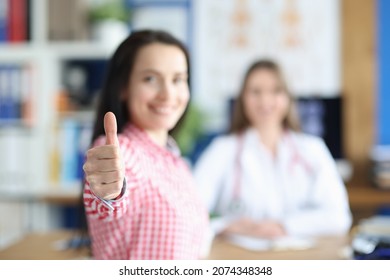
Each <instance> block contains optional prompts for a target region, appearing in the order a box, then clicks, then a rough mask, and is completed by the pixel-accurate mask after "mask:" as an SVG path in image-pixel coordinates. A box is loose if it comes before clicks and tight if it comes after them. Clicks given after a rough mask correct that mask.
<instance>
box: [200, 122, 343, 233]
mask: <svg viewBox="0 0 390 280" xmlns="http://www.w3.org/2000/svg"><path fill="white" fill-rule="evenodd" d="M242 137H243V138H242V142H241V143H242V146H241V147H242V148H241V152H240V153H238V152H237V151H238V146H239V144H238V143H239V140H238V139H239V138H238V136H237V135H228V136H222V137H218V138H217V139H215V140H214V141H213V142H212V143H211V145H210V146H209V147H208V148H207V149H206V151H205V152H204V154H203V155H202V156H201V158H200V159H199V161H198V163H197V165H196V166H195V170H194V175H195V179H196V181H197V184H198V186H199V191H200V194H201V197H202V198H203V199H204V201H205V203H206V205H207V206H208V209H209V211H210V212H211V213H215V214H217V215H218V216H220V217H221V218H219V219H215V220H214V221H213V222H212V223H213V224H214V228H215V231H216V233H218V231H221V230H222V229H223V228H224V227H225V226H226V225H227V224H228V223H230V222H231V221H232V219H235V218H237V217H238V216H241V217H242V216H245V217H248V218H251V219H254V220H257V221H261V220H263V219H272V220H276V221H278V222H280V223H281V224H282V225H283V226H284V227H285V229H286V231H287V233H288V234H289V235H291V236H316V235H329V234H343V233H345V232H347V231H348V229H349V227H350V225H351V214H350V210H349V206H348V197H347V193H346V190H345V186H344V184H343V182H342V180H341V178H340V176H339V174H338V172H337V169H336V166H335V163H334V160H333V158H332V157H331V154H330V153H329V151H328V149H327V147H326V146H325V144H324V142H323V141H322V139H320V138H317V137H314V136H309V135H306V134H302V133H296V132H292V131H288V132H286V133H285V134H284V136H283V138H282V139H281V141H280V142H279V144H278V147H277V155H276V158H274V157H273V156H272V155H271V153H270V152H269V151H268V150H266V148H265V147H264V146H263V145H262V143H261V141H260V136H259V134H258V133H257V132H256V131H255V130H254V129H247V130H246V131H245V132H244V133H243V136H242ZM238 154H239V156H237V155H238ZM237 158H238V160H239V164H240V165H241V168H240V169H241V172H240V173H241V175H240V176H237V173H238V172H237V171H236V170H237ZM237 177H239V178H238V181H239V184H238V185H239V188H238V189H239V191H238V193H239V195H238V197H239V198H240V200H241V202H242V205H244V207H243V210H242V212H241V213H240V214H237V213H234V212H232V211H231V210H230V209H231V207H230V206H231V202H232V200H233V197H237V195H234V193H237V191H234V190H235V189H237V187H235V186H236V185H237V184H235V183H234V182H235V180H236V178H237Z"/></svg>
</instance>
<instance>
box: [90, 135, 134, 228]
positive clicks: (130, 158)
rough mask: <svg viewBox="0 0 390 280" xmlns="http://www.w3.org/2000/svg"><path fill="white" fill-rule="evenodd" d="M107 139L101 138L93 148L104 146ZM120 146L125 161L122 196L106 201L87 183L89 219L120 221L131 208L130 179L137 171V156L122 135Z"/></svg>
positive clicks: (119, 138) (119, 139) (119, 136)
mask: <svg viewBox="0 0 390 280" xmlns="http://www.w3.org/2000/svg"><path fill="white" fill-rule="evenodd" d="M104 141H105V137H99V138H98V139H97V140H96V141H95V142H94V144H93V147H97V146H100V145H103V144H104ZM118 141H119V146H120V149H121V152H122V156H123V160H124V161H125V169H126V170H125V179H124V182H123V188H122V192H121V194H120V196H119V197H118V198H117V199H114V200H106V199H103V198H100V197H99V196H97V195H96V194H94V193H93V191H92V190H91V188H90V185H89V182H87V181H86V182H85V187H84V193H83V197H84V205H85V211H86V214H87V215H88V217H89V218H92V219H99V220H107V221H108V220H112V219H118V218H120V217H122V216H123V214H124V213H126V211H127V208H128V207H129V200H130V193H131V191H130V190H129V186H128V185H129V184H128V182H129V177H132V173H133V172H134V170H135V169H136V166H135V164H136V162H137V155H136V153H135V150H134V148H133V147H132V145H131V143H130V141H129V140H128V139H127V138H126V137H124V136H121V135H118Z"/></svg>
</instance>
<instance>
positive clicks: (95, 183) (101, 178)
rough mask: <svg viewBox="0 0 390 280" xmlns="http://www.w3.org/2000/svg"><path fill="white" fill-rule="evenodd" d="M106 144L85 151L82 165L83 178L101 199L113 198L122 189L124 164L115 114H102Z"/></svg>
mask: <svg viewBox="0 0 390 280" xmlns="http://www.w3.org/2000/svg"><path fill="white" fill-rule="evenodd" d="M104 131H105V133H106V144H105V145H103V146H99V147H95V148H92V149H90V150H88V151H87V154H86V162H85V164H84V166H83V169H84V172H85V178H86V180H87V182H88V183H89V185H90V188H91V190H92V192H93V193H94V194H95V195H97V196H99V197H100V198H103V199H115V198H117V197H118V196H119V195H120V194H121V191H122V187H123V180H124V176H125V175H124V174H125V172H124V170H125V168H124V164H123V160H122V155H121V151H120V147H119V141H118V136H117V124H116V118H115V115H114V114H113V113H111V112H108V113H106V115H105V116H104Z"/></svg>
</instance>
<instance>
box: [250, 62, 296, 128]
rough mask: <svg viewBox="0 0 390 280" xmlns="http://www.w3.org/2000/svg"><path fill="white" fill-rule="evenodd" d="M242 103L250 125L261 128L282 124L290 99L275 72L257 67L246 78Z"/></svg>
mask: <svg viewBox="0 0 390 280" xmlns="http://www.w3.org/2000/svg"><path fill="white" fill-rule="evenodd" d="M243 105H244V111H245V115H246V117H247V118H248V120H249V122H250V123H251V125H252V126H254V127H257V128H261V129H263V128H265V129H267V128H275V127H281V126H282V123H283V120H284V118H285V117H286V115H287V112H288V110H289V105H290V99H289V97H288V95H287V92H286V91H285V90H284V87H283V85H282V83H281V81H280V79H279V77H278V76H277V74H276V73H275V72H273V71H271V70H266V69H258V70H254V71H253V72H252V73H251V74H250V75H249V77H248V79H247V82H246V86H245V89H244V94H243Z"/></svg>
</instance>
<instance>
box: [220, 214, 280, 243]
mask: <svg viewBox="0 0 390 280" xmlns="http://www.w3.org/2000/svg"><path fill="white" fill-rule="evenodd" d="M224 233H233V234H242V235H247V236H252V237H258V238H266V239H274V238H278V237H282V236H285V235H286V231H285V230H284V228H283V226H282V225H281V224H280V223H278V222H276V221H272V220H263V221H261V222H257V221H254V220H252V219H249V218H240V219H238V220H236V221H234V222H233V223H231V224H230V225H229V226H228V227H227V228H226V229H225V230H224Z"/></svg>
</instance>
